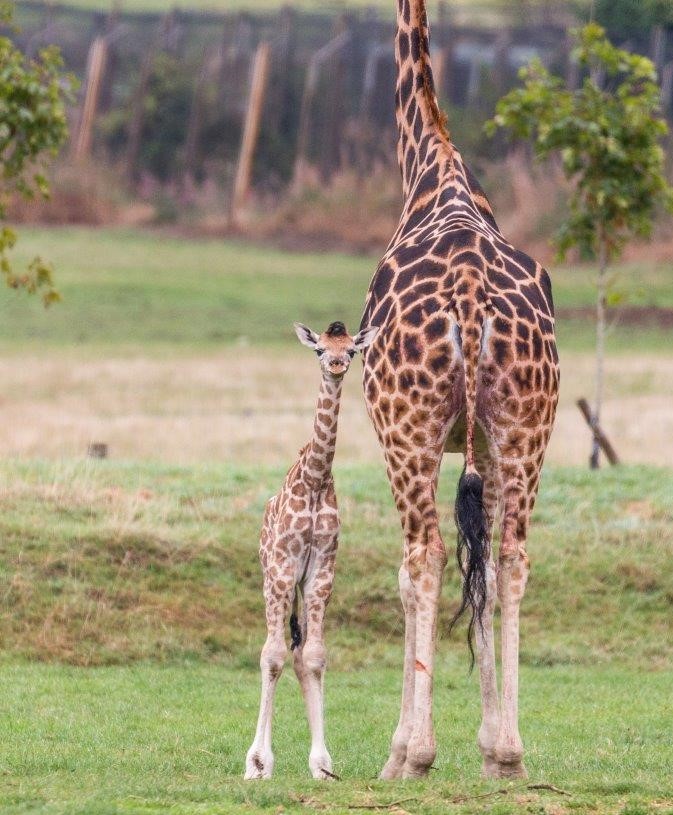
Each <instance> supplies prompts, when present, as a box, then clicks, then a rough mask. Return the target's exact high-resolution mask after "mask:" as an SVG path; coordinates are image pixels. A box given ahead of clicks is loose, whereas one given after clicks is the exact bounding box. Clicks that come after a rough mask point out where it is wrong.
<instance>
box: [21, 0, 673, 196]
mask: <svg viewBox="0 0 673 815" xmlns="http://www.w3.org/2000/svg"><path fill="white" fill-rule="evenodd" d="M497 8H498V15H497V16H495V14H494V7H493V6H492V5H484V6H483V8H482V11H481V12H480V11H479V9H477V8H476V7H475V8H472V21H471V22H470V23H467V22H464V21H461V19H460V17H459V13H458V10H454V9H453V8H452V6H451V5H450V4H448V3H446V2H441V3H439V4H438V10H437V15H436V19H434V20H433V21H432V38H433V65H434V73H435V80H436V84H437V88H438V92H439V95H440V97H441V101H442V103H443V104H444V105H447V106H449V107H450V108H455V109H458V110H460V111H463V112H464V115H462V116H458V117H455V118H457V119H458V122H459V123H460V122H463V125H462V126H463V129H464V130H465V132H464V133H462V134H461V135H462V137H463V140H468V142H469V141H470V140H471V139H472V140H473V141H474V144H472V145H471V146H472V147H474V148H475V149H477V148H478V146H479V144H478V143H479V140H480V138H481V137H480V135H479V133H480V127H478V126H477V123H479V122H480V120H483V118H485V117H486V116H487V115H489V113H490V112H491V111H492V108H493V105H494V103H495V101H496V100H497V98H498V97H499V96H500V95H501V94H502V93H503V92H505V91H506V90H507V89H508V88H509V87H511V86H512V85H513V84H514V83H515V82H516V76H517V71H518V69H519V68H520V67H521V66H522V65H524V64H525V63H527V62H528V61H529V60H530V59H531V58H532V57H534V56H537V57H539V58H540V59H541V60H542V61H543V62H544V63H545V64H546V65H547V66H549V67H550V68H551V69H552V70H553V71H555V72H557V73H559V74H561V75H564V76H565V77H566V78H567V80H568V81H569V82H570V83H571V84H575V83H577V82H579V81H580V76H579V73H578V70H577V66H576V65H575V64H574V63H573V62H572V60H571V57H570V43H569V37H568V30H569V28H570V27H571V26H572V25H575V24H576V23H577V20H576V18H575V17H574V16H573V13H572V11H571V7H570V6H569V4H566V3H561V2H559V3H555V2H547V3H544V4H542V5H539V4H531V5H529V4H526V3H522V2H519V3H517V4H513V5H512V6H511V7H509V8H508V7H506V6H502V5H498V7H497ZM475 19H476V20H477V22H478V23H480V24H475V22H474V20H475ZM17 20H18V23H19V25H20V31H19V33H15V34H13V35H12V36H14V37H15V39H17V41H18V43H19V44H20V46H21V47H22V48H23V49H24V50H25V52H26V53H27V54H28V55H33V54H35V53H36V52H37V50H38V49H39V48H41V47H42V46H44V45H48V44H56V45H58V46H59V47H60V48H61V50H62V53H63V55H64V59H65V62H66V65H67V67H68V69H69V70H71V71H73V72H74V73H75V74H76V75H77V76H79V77H80V79H81V81H82V84H81V90H80V94H79V100H78V105H77V109H76V110H75V111H73V121H72V143H71V154H72V156H73V158H74V160H76V161H80V160H92V159H94V160H96V161H98V160H101V161H105V162H107V163H109V164H110V165H112V166H116V167H119V168H121V169H122V171H123V172H124V173H125V174H126V176H127V180H128V183H129V184H131V185H136V186H138V185H142V184H143V183H147V182H148V179H149V180H152V181H153V182H155V183H158V184H169V185H171V184H172V185H185V184H199V183H203V182H205V181H206V180H208V181H209V182H210V183H214V184H216V185H217V186H218V188H220V189H221V190H222V191H224V192H225V193H226V195H227V197H228V198H229V200H230V201H231V202H233V203H234V205H242V204H243V203H244V202H245V200H246V198H247V196H248V195H249V194H250V191H251V190H252V189H257V190H258V191H261V192H265V191H271V192H274V191H279V190H282V189H284V188H286V187H287V186H288V185H292V184H295V185H301V184H303V183H305V182H306V181H307V179H310V178H314V177H315V178H319V179H321V180H325V181H328V180H329V179H330V178H331V177H332V176H333V175H334V174H335V173H338V172H339V171H341V170H344V169H348V170H351V171H355V172H356V173H358V174H360V175H363V176H365V175H367V174H370V173H372V172H373V171H374V170H375V169H376V167H377V166H378V165H381V164H383V165H385V164H390V163H391V162H392V161H394V155H395V151H394V142H395V130H394V110H393V88H394V82H395V65H394V55H393V35H394V21H393V20H392V19H391V18H388V17H385V18H384V17H382V16H380V15H379V14H377V13H376V11H375V10H373V9H370V10H366V11H364V12H360V13H352V14H343V13H342V14H319V13H306V12H301V13H300V12H298V11H296V10H294V9H293V8H292V7H291V6H286V7H284V8H282V9H281V10H280V11H279V12H278V13H276V14H267V15H253V14H247V13H231V14H227V13H225V14H206V13H186V12H182V11H177V10H170V11H168V12H167V13H165V14H163V15H156V14H123V13H120V12H119V11H118V10H115V9H114V8H113V10H112V11H110V13H107V14H102V13H94V12H86V11H82V10H79V9H75V8H69V7H67V6H54V5H51V4H45V3H42V2H23V3H20V5H19V7H18V10H17ZM628 45H630V46H631V47H633V48H636V49H638V50H641V51H644V52H645V53H648V54H649V55H650V56H652V58H653V59H654V60H655V62H656V64H657V67H658V68H659V71H660V76H661V78H662V98H663V103H664V107H665V109H666V111H667V112H668V113H669V114H670V112H671V108H672V107H673V33H672V32H671V31H670V30H666V29H664V28H658V29H655V30H653V31H652V32H651V33H650V34H649V35H648V36H647V37H646V38H641V41H638V42H630V43H628ZM458 126H459V128H460V126H461V125H460V124H459V125H458ZM454 130H455V127H454ZM475 134H476V135H475ZM484 149H487V150H490V151H493V150H495V151H497V150H498V145H497V144H495V145H489V146H488V147H487V148H484Z"/></svg>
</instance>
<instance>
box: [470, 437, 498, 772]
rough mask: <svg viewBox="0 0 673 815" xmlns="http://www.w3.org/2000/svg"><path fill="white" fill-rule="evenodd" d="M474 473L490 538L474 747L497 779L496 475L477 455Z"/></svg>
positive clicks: (477, 639) (479, 631)
mask: <svg viewBox="0 0 673 815" xmlns="http://www.w3.org/2000/svg"><path fill="white" fill-rule="evenodd" d="M475 464H476V467H477V471H478V472H479V473H480V474H481V476H482V479H483V483H484V492H483V495H484V511H485V513H486V519H487V522H486V528H487V529H488V533H489V539H488V546H487V557H488V560H487V563H486V602H485V605H484V611H483V614H482V624H481V625H479V623H477V625H476V628H475V642H476V650H477V664H478V665H479V685H480V688H481V711H482V713H481V725H480V727H479V733H478V734H477V744H478V746H479V750H480V751H481V754H482V757H483V765H482V775H483V776H484V777H485V778H498V777H499V776H500V768H499V765H498V762H497V759H496V755H495V748H496V742H497V740H498V735H499V732H500V703H499V701H498V683H497V673H496V663H495V644H494V640H493V613H494V610H495V601H496V595H497V581H496V570H495V564H494V562H493V550H492V547H491V532H492V529H493V521H494V518H495V512H496V508H497V474H496V472H495V468H494V467H493V463H492V461H491V459H490V457H489V456H488V455H486V454H483V453H480V452H477V454H476V461H475Z"/></svg>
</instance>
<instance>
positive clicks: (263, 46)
mask: <svg viewBox="0 0 673 815" xmlns="http://www.w3.org/2000/svg"><path fill="white" fill-rule="evenodd" d="M270 53H271V49H270V46H269V43H268V42H261V43H260V44H259V45H258V46H257V50H256V52H255V57H254V60H253V65H252V77H251V81H250V94H249V96H248V108H247V112H246V116H245V124H244V126H243V135H242V137H241V149H240V153H239V157H238V167H237V168H236V178H235V180H234V192H233V196H232V203H231V219H232V222H233V223H234V224H236V223H238V222H239V219H240V215H241V209H242V207H243V205H244V203H245V199H246V198H247V195H248V192H249V191H250V178H251V175H252V161H253V158H254V154H255V146H256V144H257V137H258V135H259V125H260V121H261V118H262V109H263V107H264V96H265V94H266V87H267V84H268V79H269V55H270Z"/></svg>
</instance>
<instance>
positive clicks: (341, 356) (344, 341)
mask: <svg viewBox="0 0 673 815" xmlns="http://www.w3.org/2000/svg"><path fill="white" fill-rule="evenodd" d="M294 330H295V331H296V332H297V337H299V342H300V343H302V345H305V346H306V347H307V348H310V349H311V350H312V351H315V353H316V354H317V355H318V359H319V360H320V369H321V371H322V372H323V375H324V376H328V377H330V378H331V379H341V378H342V377H343V376H344V374H345V373H346V371H347V370H348V367H349V365H350V364H351V360H352V359H353V357H354V356H355V355H356V354H357V352H358V351H363V350H364V349H365V348H366V347H367V346H368V345H370V344H371V343H372V341H373V340H374V337H375V336H376V332H377V331H378V328H376V327H373V326H370V327H369V328H364V329H363V330H362V331H360V332H359V333H357V334H356V335H355V336H354V337H351V335H350V334H349V333H348V331H346V326H345V325H344V324H343V323H340V322H335V323H330V325H329V326H328V327H327V329H326V330H325V331H323V333H322V334H317V333H316V332H315V331H312V330H311V329H310V328H309V327H308V326H305V325H302V324H301V323H295V324H294Z"/></svg>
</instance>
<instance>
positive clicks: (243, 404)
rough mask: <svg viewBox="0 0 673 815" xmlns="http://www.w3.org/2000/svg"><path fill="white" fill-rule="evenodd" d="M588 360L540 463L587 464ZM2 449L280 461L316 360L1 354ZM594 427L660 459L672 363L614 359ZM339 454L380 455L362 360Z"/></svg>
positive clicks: (268, 355) (632, 453) (254, 353)
mask: <svg viewBox="0 0 673 815" xmlns="http://www.w3.org/2000/svg"><path fill="white" fill-rule="evenodd" d="M592 377H593V359H592V356H591V355H590V354H584V353H577V352H574V353H565V354H564V355H563V358H562V386H561V401H560V407H559V412H558V418H557V422H556V429H555V431H554V435H553V437H552V441H551V444H550V448H549V454H548V461H549V462H551V463H556V464H584V463H585V461H586V459H587V456H588V446H589V435H588V430H587V428H586V426H585V425H584V422H583V420H582V418H581V416H580V414H579V411H578V410H577V408H576V407H575V400H576V399H577V398H578V397H579V396H587V397H589V398H590V397H591V395H592ZM0 381H2V382H3V388H2V394H1V395H0V408H1V409H2V413H3V422H2V424H1V425H0V456H1V457H3V458H8V457H16V456H19V457H23V456H31V457H38V458H46V459H55V458H59V457H66V458H72V457H81V456H83V455H84V454H85V452H86V449H87V445H88V444H89V443H90V442H92V441H102V442H106V443H108V444H109V445H110V454H111V456H112V457H113V458H115V459H133V460H158V461H164V462H177V463H194V462H201V461H221V462H233V461H235V462H239V463H242V464H272V465H276V464H277V465H279V466H289V464H290V463H291V462H292V461H293V460H294V457H295V456H296V453H297V450H298V449H299V448H300V447H301V446H302V445H303V444H304V443H305V442H306V440H307V438H308V435H309V433H310V429H311V421H312V414H313V406H314V400H315V397H316V394H317V388H318V367H317V365H316V363H315V359H314V358H313V357H312V356H311V355H310V354H308V353H307V352H305V351H303V350H302V349H300V348H297V349H293V348H288V349H283V348H271V349H261V348H229V349H226V350H223V351H221V352H218V353H208V352H203V353H200V354H198V355H180V356H177V355H175V356H172V357H171V358H166V356H165V355H164V356H134V355H130V356H128V357H121V356H120V357H114V356H111V357H109V358H105V359H97V358H95V357H92V356H91V355H90V354H86V353H78V352H75V351H68V352H62V353H56V352H53V351H50V352H48V353H46V354H41V355H39V356H37V355H33V354H21V353H18V354H17V355H12V356H8V357H3V358H0ZM607 381H608V384H607V401H606V405H605V411H604V419H603V424H604V426H605V429H606V431H607V432H608V434H609V435H610V437H611V438H612V440H613V442H614V444H615V446H616V447H617V450H618V451H619V453H620V455H621V456H622V458H623V459H624V461H625V462H629V463H646V464H660V465H669V464H670V461H671V456H672V453H673V447H672V443H671V439H672V438H673V410H672V409H671V405H672V404H673V358H669V357H664V356H661V355H655V354H649V355H648V354H642V355H640V356H638V357H635V356H630V355H620V356H617V355H613V356H611V357H610V358H609V359H608V362H607ZM338 445H339V449H338V456H339V459H340V460H341V461H381V452H380V449H379V446H378V442H377V440H376V438H375V436H374V433H373V431H372V428H371V425H370V422H369V419H368V417H367V415H366V411H365V407H364V402H363V398H362V391H361V387H360V373H359V364H356V366H355V367H354V370H353V371H351V372H350V373H349V374H348V377H347V380H346V386H345V392H344V397H343V406H342V415H341V421H340V435H339V442H338Z"/></svg>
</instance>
